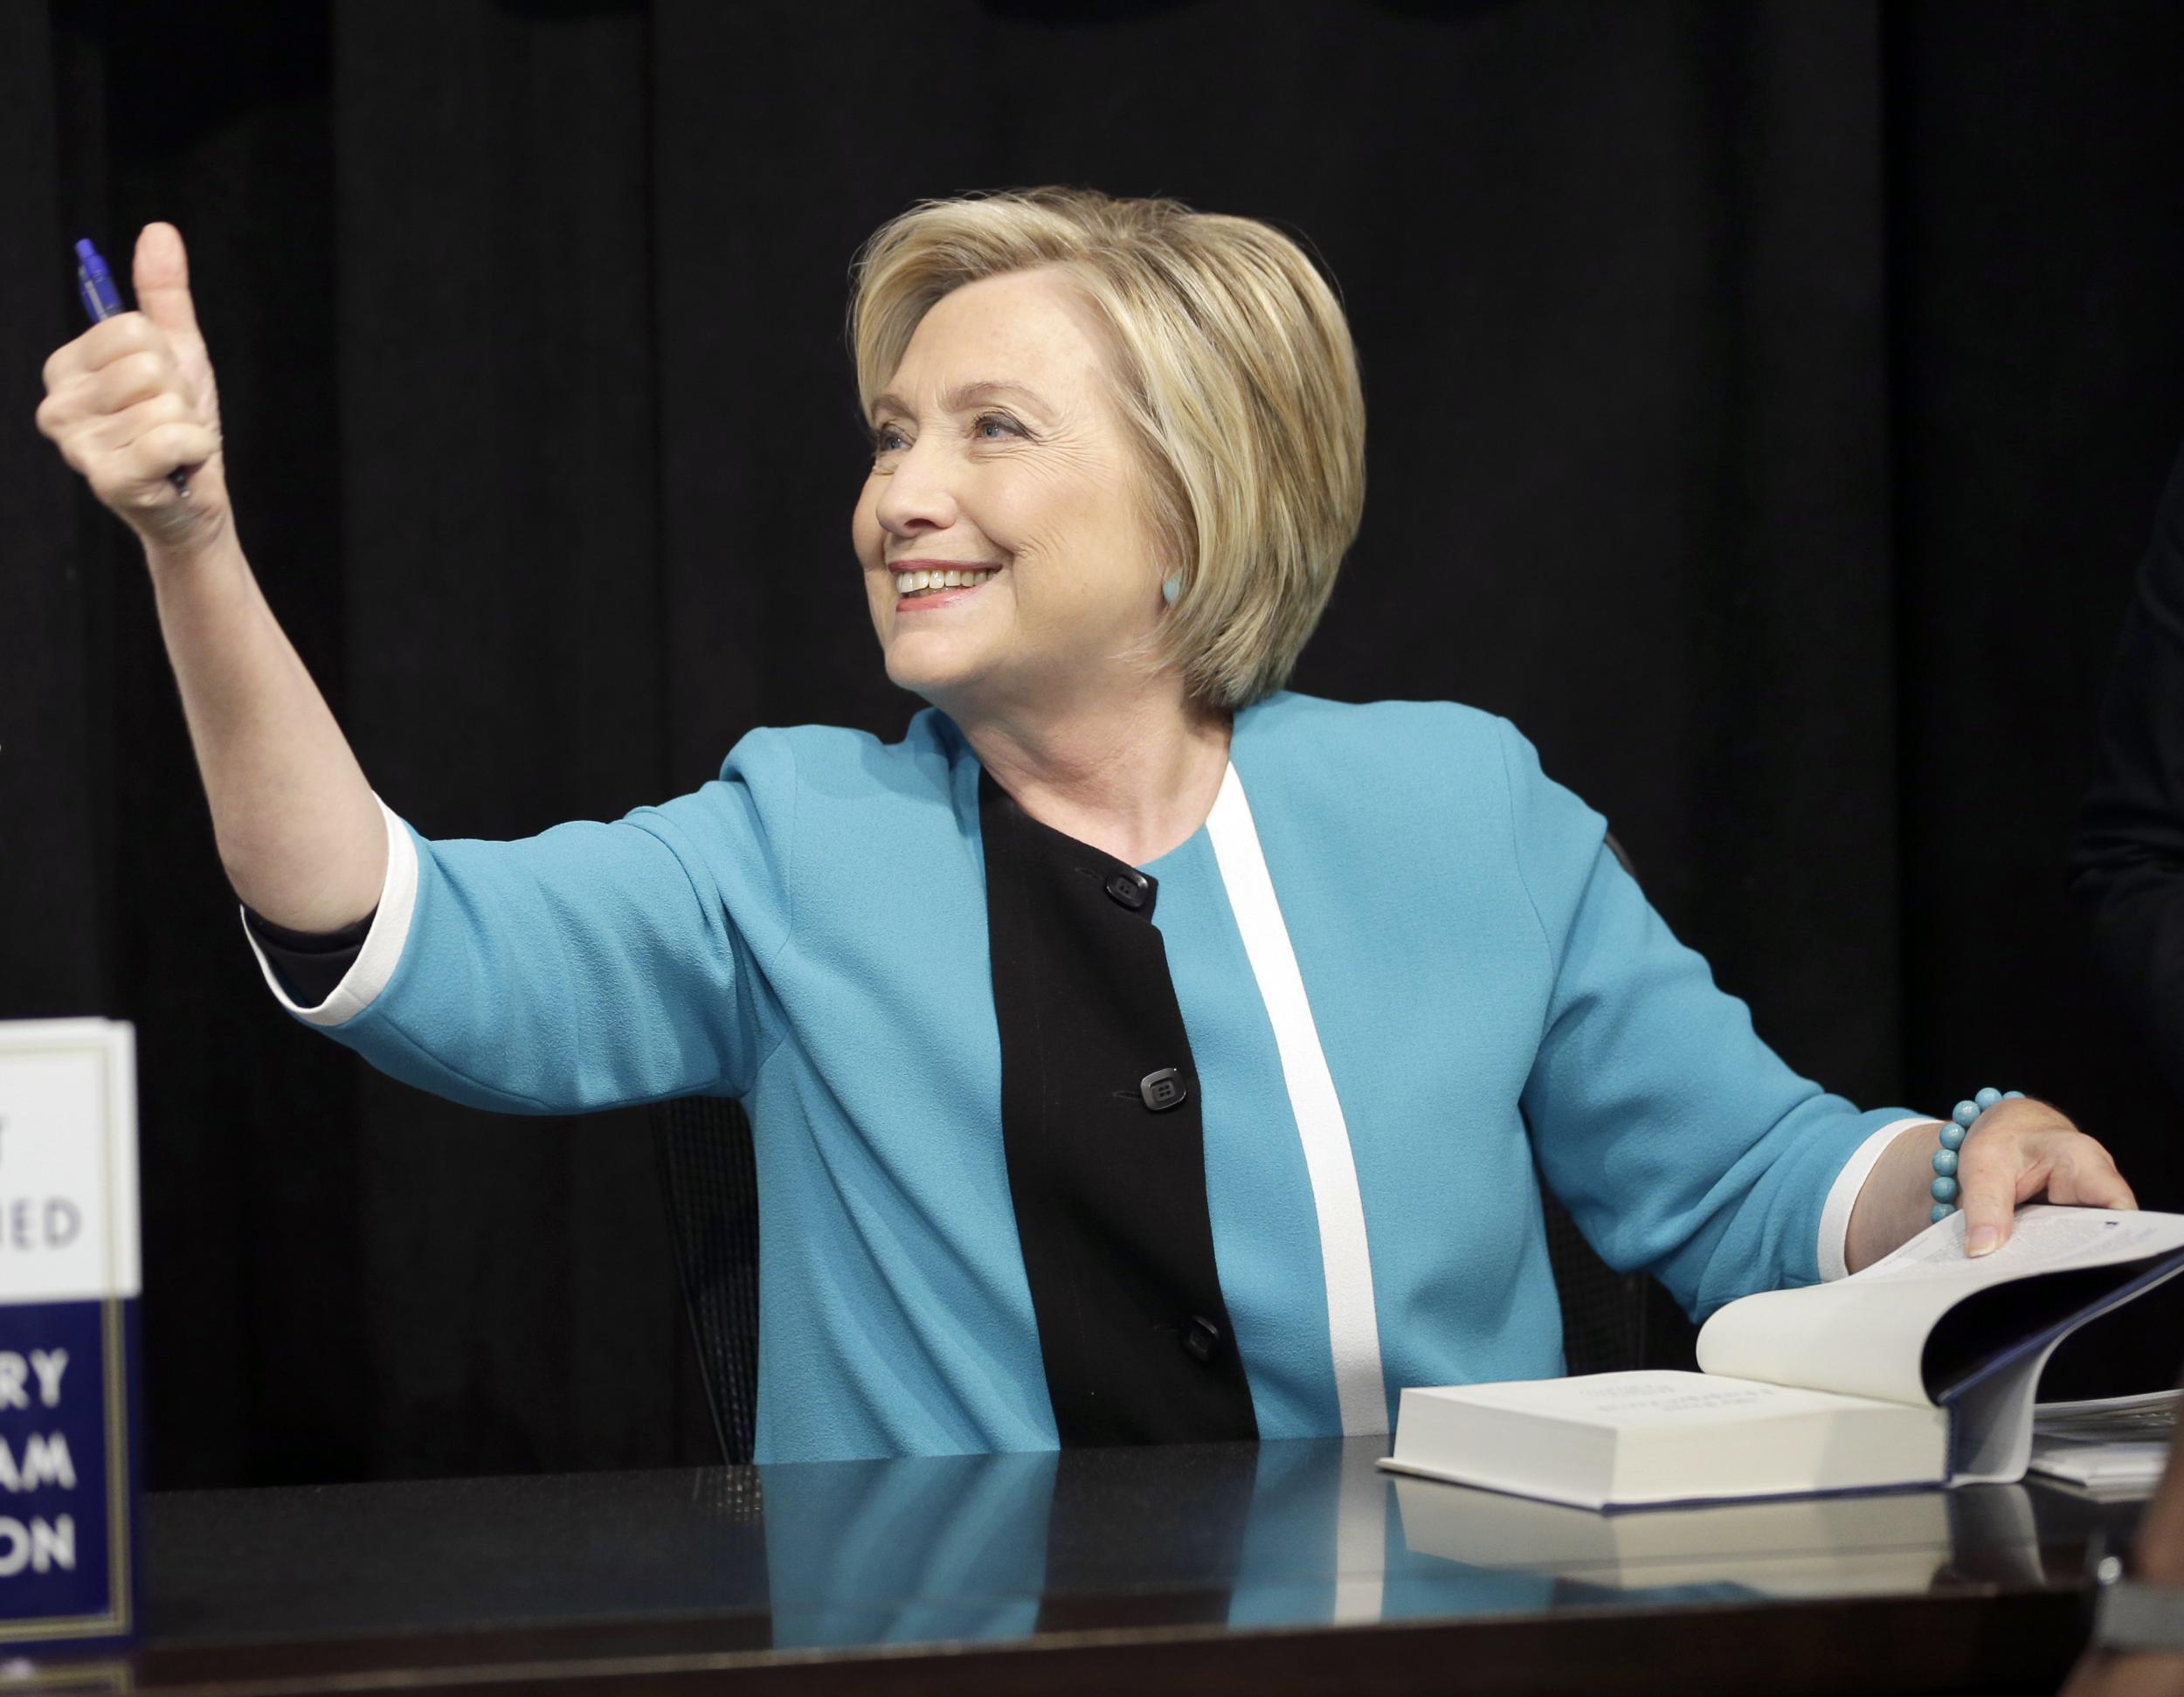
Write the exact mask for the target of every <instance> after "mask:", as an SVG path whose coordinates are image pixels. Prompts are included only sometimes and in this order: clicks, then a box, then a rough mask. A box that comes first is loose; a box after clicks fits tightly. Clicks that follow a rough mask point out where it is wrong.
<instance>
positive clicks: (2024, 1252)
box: [1698, 1203, 2184, 1404]
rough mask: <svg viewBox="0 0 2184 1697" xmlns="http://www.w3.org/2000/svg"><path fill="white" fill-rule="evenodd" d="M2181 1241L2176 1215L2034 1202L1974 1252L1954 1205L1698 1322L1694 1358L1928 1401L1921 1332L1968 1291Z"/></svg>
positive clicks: (1858, 1393) (2152, 1251) (1775, 1378)
mask: <svg viewBox="0 0 2184 1697" xmlns="http://www.w3.org/2000/svg"><path fill="white" fill-rule="evenodd" d="M2179 1248H2184V1215H2177V1214H2157V1213H2135V1212H2119V1211H2113V1210H2110V1209H2105V1208H2063V1207H2057V1206H2056V1205H2054V1204H2047V1203H2035V1204H2032V1205H2031V1206H2029V1207H2025V1208H2021V1209H2019V1210H2018V1211H2017V1218H2016V1223H2015V1225H2014V1227H2013V1228H2012V1230H2011V1231H2010V1236H2009V1241H2008V1243H2006V1244H2004V1245H2002V1246H2001V1248H2000V1249H1998V1250H1996V1251H1995V1252H1994V1253H1993V1254H1992V1255H1984V1256H1981V1257H1980V1259H1978V1260H1973V1259H1970V1258H1969V1257H1967V1256H1966V1254H1965V1252H1964V1214H1963V1211H1961V1210H1959V1211H1957V1212H1956V1213H1953V1214H1952V1215H1950V1216H1949V1218H1947V1219H1946V1220H1943V1221H1942V1222H1941V1223H1940V1224H1938V1225H1931V1226H1929V1227H1927V1228H1926V1230H1925V1231H1922V1232H1920V1233H1919V1234H1918V1236H1917V1237H1915V1238H1912V1239H1911V1241H1910V1242H1909V1243H1906V1244H1904V1245H1903V1246H1902V1247H1901V1248H1899V1249H1897V1250H1896V1251H1895V1252H1893V1253H1891V1254H1890V1255H1887V1256H1884V1257H1883V1258H1882V1259H1880V1260H1878V1261H1876V1262H1875V1263H1874V1264H1873V1265H1872V1266H1870V1267H1867V1268H1866V1269H1865V1270H1864V1271H1863V1272H1862V1273H1853V1274H1852V1275H1851V1276H1850V1277H1849V1278H1848V1279H1841V1280H1835V1282H1834V1283H1832V1284H1825V1285H1807V1286H1805V1287H1802V1288H1800V1289H1797V1290H1785V1291H1762V1292H1760V1293H1759V1294H1758V1295H1756V1296H1747V1297H1744V1298H1742V1299H1740V1300H1738V1301H1735V1302H1731V1303H1730V1304H1729V1305H1728V1306H1727V1307H1724V1308H1723V1309H1721V1310H1720V1311H1719V1312H1718V1313H1717V1314H1715V1315H1714V1316H1713V1317H1712V1318H1711V1319H1710V1320H1709V1321H1707V1322H1706V1324H1705V1326H1704V1327H1703V1328H1701V1329H1700V1332H1699V1335H1698V1362H1699V1366H1700V1367H1701V1368H1702V1369H1704V1370H1705V1371H1706V1372H1709V1373H1724V1374H1729V1375H1732V1376H1736V1377H1738V1378H1746V1379H1766V1380H1767V1381H1769V1382H1771V1383H1776V1384H1798V1385H1807V1386H1809V1387H1811V1388H1812V1389H1814V1390H1835V1391H1841V1392H1844V1393H1846V1394H1848V1395H1850V1396H1854V1397H1883V1398H1886V1399H1887V1400H1888V1401H1890V1402H1898V1403H1916V1404H1926V1403H1930V1402H1931V1400H1932V1399H1931V1398H1930V1397H1928V1396H1927V1394H1926V1387H1925V1376H1924V1373H1923V1370H1922V1362H1923V1359H1924V1356H1925V1346H1926V1339H1927V1335H1928V1334H1929V1333H1931V1332H1932V1329H1933V1328H1934V1324H1935V1322H1936V1321H1939V1319H1940V1318H1941V1317H1942V1315H1944V1314H1946V1313H1948V1311H1949V1310H1950V1309H1951V1308H1952V1307H1955V1305H1956V1304H1957V1303H1959V1302H1960V1301H1962V1300H1964V1299H1965V1298H1966V1296H1968V1295H1970V1294H1971V1293H1973V1292H1975V1291H1980V1290H1983V1289H1986V1288H1987V1287H1990V1286H1994V1285H2001V1284H2007V1283H2008V1282H2009V1281H2010V1280H2015V1279H2023V1278H2028V1277H2030V1276H2032V1275H2034V1274H2036V1273H2053V1272H2059V1271H2063V1270H2065V1269H2069V1268H2075V1267H2097V1266H2114V1265H2118V1264H2120V1263H2125V1262H2130V1261H2137V1260H2142V1259H2147V1258H2150V1257H2153V1256H2155V1255H2160V1254H2162V1253H2164V1252H2168V1251H2173V1250H2175V1249H2179Z"/></svg>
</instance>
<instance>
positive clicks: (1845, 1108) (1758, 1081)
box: [1503, 726, 1921, 1318]
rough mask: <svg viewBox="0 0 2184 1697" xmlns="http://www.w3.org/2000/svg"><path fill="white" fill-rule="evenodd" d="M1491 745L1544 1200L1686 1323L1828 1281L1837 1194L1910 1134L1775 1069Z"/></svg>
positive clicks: (1507, 736) (1895, 1119) (1841, 1216)
mask: <svg viewBox="0 0 2184 1697" xmlns="http://www.w3.org/2000/svg"><path fill="white" fill-rule="evenodd" d="M1503 758H1504V768H1505V772H1506V776H1507V779H1508V783H1509V789H1510V811H1511V817H1512V821H1513V829H1514V833H1515V838H1516V842H1515V849H1516V856H1517V868H1518V871H1519V873H1520V875H1521V876H1522V878H1523V880H1524V886H1525V890H1526V893H1527V894H1528V895H1529V896H1530V898H1531V903H1532V907H1533V910H1534V912H1535V914H1537V916H1538V923H1539V928H1540V933H1541V939H1542V942H1543V944H1544V946H1545V948H1546V949H1547V951H1548V954H1549V959H1550V969H1551V972H1552V985H1553V988H1552V994H1551V997H1550V999H1549V1004H1548V1007H1547V1011H1546V1014H1545V1029H1544V1031H1542V1032H1541V1035H1540V1040H1539V1046H1538V1054H1537V1057H1536V1059H1535V1060H1534V1063H1533V1066H1532V1069H1531V1075H1530V1078H1529V1080H1527V1082H1526V1085H1525V1087H1524V1098H1523V1102H1524V1114H1525V1119H1526V1122H1527V1124H1528V1125H1529V1126H1530V1128H1531V1134H1532V1137H1533V1141H1534V1145H1535V1149H1536V1153H1537V1155H1538V1161H1539V1165H1540V1169H1541V1171H1542V1172H1543V1173H1544V1174H1545V1177H1546V1179H1547V1182H1548V1183H1550V1184H1551V1185H1552V1187H1553V1188H1554V1190H1555V1191H1556V1193H1557V1194H1558V1195H1559V1196H1560V1197H1562V1199H1563V1200H1564V1202H1565V1204H1568V1206H1569V1209H1570V1211H1571V1213H1572V1216H1573V1217H1574V1218H1576V1220H1577V1221H1578V1224H1579V1226H1580V1227H1581V1228H1582V1229H1583V1230H1584V1231H1585V1233H1586V1236H1587V1237H1588V1238H1590V1239H1591V1240H1592V1242H1593V1245H1595V1247H1597V1248H1598V1249H1599V1250H1600V1254H1601V1256H1602V1258H1603V1259H1606V1260H1607V1262H1608V1263H1609V1264H1610V1265H1611V1266H1615V1267H1617V1268H1619V1269H1622V1270H1625V1271H1629V1270H1634V1269H1643V1270H1645V1271H1647V1272H1649V1273H1653V1274H1655V1276H1656V1277H1658V1278H1659V1279H1660V1280H1662V1283H1664V1284H1665V1285H1667V1286H1668V1287H1669V1290H1670V1291H1671V1292H1672V1293H1674V1294H1675V1295H1676V1299H1677V1300H1679V1301H1680V1302H1681V1303H1682V1304H1683V1307H1685V1308H1686V1310H1687V1311H1689V1312H1690V1313H1691V1314H1693V1315H1694V1317H1697V1318H1703V1317H1704V1315H1705V1314H1709V1313H1711V1311H1712V1310H1713V1309H1715V1308H1717V1307H1720V1306H1721V1305H1722V1304H1723V1303H1724V1302H1726V1301H1729V1300H1732V1299H1733V1298H1736V1297H1738V1296H1741V1295H1744V1294H1746V1293H1749V1292H1752V1291H1757V1290H1765V1289H1772V1288H1777V1287H1786V1286H1795V1285H1807V1284H1812V1283H1814V1282H1815V1281H1817V1280H1819V1279H1820V1278H1821V1276H1823V1273H1827V1272H1831V1271H1837V1270H1839V1267H1840V1257H1841V1245H1840V1233H1841V1230H1842V1224H1845V1223H1847V1219H1848V1212H1849V1209H1848V1200H1849V1197H1855V1194H1856V1183H1855V1182H1853V1183H1849V1185H1847V1186H1844V1185H1842V1184H1840V1183H1839V1180H1842V1179H1843V1178H1844V1177H1845V1176H1846V1169H1851V1168H1852V1167H1853V1163H1854V1162H1856V1161H1858V1160H1859V1159H1861V1158H1862V1157H1863V1162H1864V1165H1865V1166H1867V1167H1870V1164H1871V1158H1872V1156H1873V1155H1876V1154H1877V1152H1878V1149H1879V1148H1880V1147H1882V1146H1883V1145H1884V1144H1885V1142H1886V1141H1887V1136H1888V1135H1893V1134H1894V1133H1895V1132H1896V1131H1897V1130H1899V1129H1901V1128H1905V1127H1908V1126H1910V1125H1912V1124H1916V1123H1918V1122H1919V1121H1920V1118H1921V1116H1919V1115H1917V1114H1907V1113H1905V1112H1904V1110H1902V1109H1884V1110H1880V1111H1877V1112H1876V1111H1868V1112H1863V1113H1862V1112H1860V1111H1859V1110H1858V1109H1857V1108H1856V1107H1852V1106H1851V1104H1850V1103H1849V1102H1848V1101H1845V1100H1842V1098H1841V1097H1839V1096H1834V1095H1830V1094H1828V1093H1826V1092H1825V1091H1823V1090H1821V1087H1820V1086H1818V1085H1816V1084H1814V1083H1813V1082H1812V1081H1811V1080H1807V1079H1803V1078H1800V1077H1799V1076H1798V1075H1797V1074H1796V1073H1794V1072H1793V1071H1792V1070H1791V1069H1790V1068H1789V1067H1788V1066H1786V1065H1785V1064H1784V1063H1783V1061H1782V1060H1781V1059H1780V1057H1778V1056H1777V1055H1776V1054H1775V1053H1774V1052H1773V1050H1772V1049H1770V1048H1768V1046H1767V1045H1766V1044H1765V1043H1763V1042H1761V1041H1760V1039H1759V1036H1758V1034H1757V1033H1756V1032H1755V1031H1753V1029H1752V1016H1751V1012H1750V1010H1749V1009H1747V1008H1746V1007H1745V1004H1744V1003H1743V1002H1742V1001H1740V1000H1738V998H1737V997H1733V996H1731V995H1729V994H1727V993H1726V992H1724V990H1721V989H1720V988H1718V987H1717V985H1716V984H1715V983H1714V978H1713V974H1712V972H1711V970H1710V969H1709V968H1708V966H1707V964H1706V962H1705V961H1704V959H1702V958H1701V957H1700V956H1699V955H1697V953H1695V952H1694V951H1693V950H1691V949H1687V948H1685V947H1684V946H1683V944H1682V943H1680V942H1677V941H1676V938H1675V936H1674V935H1672V934H1671V933H1670V932H1669V928H1668V925H1667V924H1666V922H1665V921H1662V918H1661V916H1660V915H1659V914H1657V913H1655V911H1654V909H1653V907H1652V906H1651V904H1649V903H1648V901H1647V900H1646V899H1645V897H1644V895H1643V894H1642V893H1641V892H1640V890H1639V888H1638V886H1637V884H1636V883H1635V880H1633V879H1632V878H1631V876H1630V874H1629V873H1628V872H1626V871H1625V870H1624V869H1623V867H1622V866H1621V865H1620V864H1619V863H1618V862H1617V860H1616V859H1615V857H1614V854H1613V853H1612V852H1610V851H1609V850H1608V849H1607V846H1606V845H1605V835H1606V822H1605V821H1604V820H1602V819H1601V817H1600V815H1599V814H1597V813H1595V812H1593V810H1592V809H1590V808H1589V807H1587V806H1586V805H1585V804H1584V803H1583V802H1581V801H1579V799H1578V798H1577V797H1575V796H1574V795H1572V794H1571V792H1570V791H1569V790H1565V789H1564V788H1563V787H1562V786H1561V785H1559V784H1558V783H1553V782H1552V780H1550V779H1549V778H1547V777H1546V776H1545V775H1544V774H1543V773H1542V772H1541V770H1540V769H1539V762H1538V755H1536V754H1535V753H1534V751H1533V749H1532V748H1531V744H1530V743H1528V742H1525V741H1524V738H1523V737H1522V736H1520V735H1517V732H1516V731H1515V730H1514V729H1513V728H1509V727H1507V726H1504V727H1503ZM1856 1177H1861V1178H1862V1177H1863V1172H1857V1173H1856ZM1831 1194H1832V1195H1833V1196H1834V1197H1835V1202H1836V1204H1837V1206H1836V1207H1835V1208H1834V1209H1832V1210H1831V1209H1830V1207H1829V1202H1830V1197H1831ZM1830 1214H1833V1215H1834V1216H1835V1218H1827V1217H1828V1216H1829V1215H1830ZM1823 1228H1825V1229H1826V1230H1828V1231H1833V1232H1834V1233H1835V1234H1836V1237H1837V1242H1836V1243H1835V1260H1836V1263H1837V1265H1836V1266H1835V1267H1834V1268H1830V1267H1828V1266H1825V1265H1824V1263H1825V1262H1826V1260H1827V1259H1828V1257H1827V1255H1826V1253H1825V1249H1824V1246H1823V1240H1822V1233H1823Z"/></svg>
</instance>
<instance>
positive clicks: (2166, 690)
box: [2070, 454, 2184, 1093]
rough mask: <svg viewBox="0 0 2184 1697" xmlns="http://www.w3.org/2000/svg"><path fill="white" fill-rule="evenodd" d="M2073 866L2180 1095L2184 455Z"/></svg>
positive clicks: (2082, 896) (2149, 559) (2119, 663)
mask: <svg viewBox="0 0 2184 1697" xmlns="http://www.w3.org/2000/svg"><path fill="white" fill-rule="evenodd" d="M2070 873H2071V880H2070V888H2071V893H2072V894H2073V895H2074V896H2075V897H2076V898H2077V902H2078V905H2079V907H2080V908H2081V909H2082V910H2083V911H2084V914H2085V916H2086V919H2087V921H2088V922H2089V923H2090V925H2091V932H2092V942H2093V949H2094V951H2095V953H2096V955H2098V957H2099V960H2100V962H2101V965H2102V968H2103V969H2104V970H2105V972H2106V974H2107V976H2108V977H2109V978H2110V980H2111V983H2113V984H2114V985H2115V986H2116V988H2117V990H2118V992H2119V993H2120V994H2121V996H2122V997H2123V999H2124V1001H2125V1005H2126V1007H2127V1008H2128V1009H2129V1011H2131V1013H2132V1016H2133V1017H2134V1018H2136V1020H2137V1021H2138V1023H2139V1024H2140V1025H2141V1026H2142V1027H2143V1028H2144V1029H2145V1031H2146V1034H2147V1035H2148V1037H2150V1038H2152V1039H2153V1044H2154V1045H2155V1052H2156V1054H2157V1057H2158V1059H2160V1062H2161V1065H2162V1067H2163V1069H2164V1071H2166V1072H2167V1074H2168V1078H2169V1081H2170V1083H2171V1084H2172V1085H2173V1086H2174V1087H2175V1088H2176V1089H2177V1090H2178V1091H2179V1092H2181V1093H2184V454H2180V455H2179V457H2178V459H2177V462H2176V465H2175V466H2174V468H2173V469H2172V470H2171V472H2170V473H2169V481H2168V486H2167V488H2166V489H2165V490H2164V491H2163V492H2162V495H2161V507H2160V513H2159V514H2157V516H2156V518H2155V520H2154V527H2153V542H2152V544H2151V545H2150V546H2149V547H2148V548H2147V549H2146V559H2145V561H2144V562H2142V563H2141V565H2140V566H2139V581H2138V587H2137V589H2136V590H2135V591H2134V593H2133V595H2132V603H2131V609H2130V611H2129V612H2128V613H2126V614H2125V618H2124V629H2123V638H2122V640H2121V642H2120V643H2119V644H2118V649H2117V654H2116V667H2115V671H2114V673H2113V674H2112V675H2111V679H2110V680H2109V687H2108V699H2107V701H2106V703H2105V706H2104V707H2103V709H2102V713H2101V723H2100V743H2099V748H2098V755H2097V764H2096V768H2095V776H2094V779H2093V783H2092V787H2091V790H2088V791H2087V794H2086V797H2085V804H2084V809H2083V811H2081V812H2080V814H2079V817H2078V829H2077V839H2076V840H2075V841H2074V842H2073V844H2072V845H2071V850H2070Z"/></svg>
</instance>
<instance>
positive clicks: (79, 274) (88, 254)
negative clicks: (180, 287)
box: [76, 242, 190, 500]
mask: <svg viewBox="0 0 2184 1697" xmlns="http://www.w3.org/2000/svg"><path fill="white" fill-rule="evenodd" d="M76 293H78V294H79V296H81V297H82V300H83V309H84V311H85V312H86V313H88V314H90V315H91V321H92V322H93V324H103V323H105V322H106V321H107V320H108V319H109V318H112V317H113V316H114V314H116V313H119V312H126V311H127V310H128V308H127V307H123V306H122V305H121V290H119V289H117V288H115V287H114V273H113V272H110V271H108V270H107V262H106V261H105V260H104V259H100V257H99V250H98V249H97V248H95V247H93V246H92V245H91V244H90V243H89V242H78V243H77V244H76ZM167 481H168V482H169V483H171V484H173V485H174V486H175V493H176V494H178V495H180V496H181V497H182V498H183V500H189V499H190V478H189V474H188V473H185V472H183V470H181V469H180V468H179V467H177V468H176V469H175V470H174V471H171V472H169V473H167Z"/></svg>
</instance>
